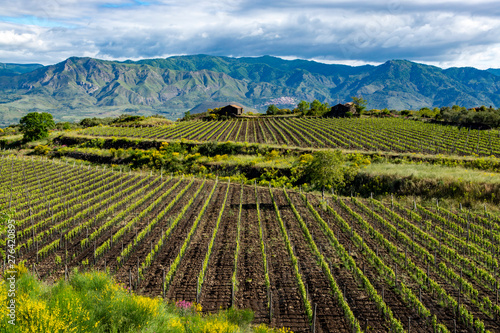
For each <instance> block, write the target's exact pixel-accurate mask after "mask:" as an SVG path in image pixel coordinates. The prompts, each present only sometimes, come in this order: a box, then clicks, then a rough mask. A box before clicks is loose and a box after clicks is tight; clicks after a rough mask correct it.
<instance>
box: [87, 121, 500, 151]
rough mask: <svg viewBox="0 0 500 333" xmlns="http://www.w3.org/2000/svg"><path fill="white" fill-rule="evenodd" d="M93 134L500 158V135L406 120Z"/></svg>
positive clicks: (207, 125)
mask: <svg viewBox="0 0 500 333" xmlns="http://www.w3.org/2000/svg"><path fill="white" fill-rule="evenodd" d="M80 133H81V134H86V135H91V136H110V137H111V136H114V137H131V138H147V139H168V140H172V139H188V140H195V141H218V142H225V141H237V142H248V143H259V144H269V145H280V146H283V145H285V146H290V147H316V148H341V149H351V150H368V151H394V152H405V153H408V152H409V153H411V152H413V153H425V154H454V155H477V156H492V155H494V156H497V157H498V156H500V132H499V131H497V130H488V131H482V130H472V129H469V128H465V127H464V128H459V127H455V126H443V125H438V124H430V123H423V122H417V121H411V120H403V119H376V118H371V119H325V118H268V119H255V120H248V119H238V120H223V121H198V120H195V121H186V122H178V123H175V125H170V126H159V127H145V128H131V127H124V128H122V127H93V128H88V129H86V130H83V131H82V132H80Z"/></svg>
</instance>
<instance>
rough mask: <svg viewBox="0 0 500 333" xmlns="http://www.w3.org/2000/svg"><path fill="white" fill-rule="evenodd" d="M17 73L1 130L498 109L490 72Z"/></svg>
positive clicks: (233, 64)
mask: <svg viewBox="0 0 500 333" xmlns="http://www.w3.org/2000/svg"><path fill="white" fill-rule="evenodd" d="M10 66H11V69H9V70H10V71H11V72H12V71H14V72H15V73H16V74H15V75H13V74H12V73H10V74H9V73H6V72H1V71H0V125H2V124H3V125H5V124H7V123H12V122H17V121H18V119H19V117H20V115H22V114H24V113H27V112H29V111H49V112H51V113H53V114H54V116H55V118H56V119H57V120H76V119H80V118H82V117H86V116H107V115H113V114H119V113H123V112H126V113H136V114H145V115H149V114H154V113H161V114H164V115H166V116H168V117H169V118H173V119H175V118H177V117H181V116H182V114H183V113H184V112H185V111H187V110H191V109H193V111H200V107H203V106H204V105H221V104H224V103H230V102H231V103H239V104H241V105H242V106H243V107H244V108H245V110H246V111H255V109H257V110H261V111H262V110H265V109H266V105H268V104H270V103H281V107H293V106H294V105H295V104H296V103H297V102H298V101H300V100H308V101H312V100H313V99H318V100H320V101H322V102H329V103H330V104H336V103H337V102H338V101H339V102H346V101H349V100H350V97H351V96H363V97H364V98H365V99H367V100H368V107H369V108H385V107H387V108H394V109H405V108H420V107H423V106H443V105H453V104H460V105H464V106H468V107H471V106H477V105H482V104H484V105H494V106H500V77H499V76H496V75H495V74H494V73H492V72H491V71H482V70H477V69H474V68H450V69H446V70H443V69H440V68H438V67H434V66H427V65H423V64H417V63H413V62H410V61H404V60H392V61H388V62H386V63H384V64H381V65H379V66H359V67H351V66H345V65H327V64H322V63H317V62H314V61H305V60H292V61H289V60H283V59H280V58H274V57H270V56H264V57H258V58H230V57H215V56H206V55H193V56H178V57H171V58H167V59H147V60H141V61H136V62H134V61H125V62H117V61H104V60H98V59H92V58H74V57H73V58H69V59H67V60H65V61H63V62H61V63H58V64H55V65H52V66H44V67H39V66H37V65H32V67H30V68H29V70H27V68H22V66H21V68H22V70H20V69H19V68H17V69H16V70H13V69H12V68H16V67H12V66H14V65H12V64H10ZM33 66H35V67H33ZM18 67H19V66H18ZM23 70H24V72H23ZM16 71H17V72H16Z"/></svg>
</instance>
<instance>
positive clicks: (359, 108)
mask: <svg viewBox="0 0 500 333" xmlns="http://www.w3.org/2000/svg"><path fill="white" fill-rule="evenodd" d="M351 98H352V103H353V104H354V106H355V107H356V112H357V113H358V114H363V112H365V110H366V104H367V103H368V102H367V101H366V99H364V98H363V97H356V96H352V97H351Z"/></svg>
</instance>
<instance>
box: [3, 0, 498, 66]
mask: <svg viewBox="0 0 500 333" xmlns="http://www.w3.org/2000/svg"><path fill="white" fill-rule="evenodd" d="M186 54H209V55H222V56H232V57H241V56H247V57H248V56H250V57H251V56H262V55H272V56H277V57H281V58H284V59H309V60H315V61H320V62H325V63H340V64H348V65H363V64H379V63H383V62H385V61H387V60H392V59H406V60H411V61H415V62H420V63H425V64H431V65H435V66H439V67H442V68H448V67H465V66H470V67H476V68H480V69H487V68H500V1H497V0H495V1H486V0H484V1H483V0H470V1H452V0H412V1H407V0H383V1H379V0H372V1H370V0H352V1H349V0H345V1H337V0H286V1H285V0H211V1H205V0H202V1H193V0H175V1H174V0H157V1H156V0H108V1H97V0H43V1H40V0H2V1H1V2H0V62H3V63H41V64H44V65H49V64H54V63H57V62H60V61H63V60H65V59H67V58H69V57H71V56H78V57H95V58H99V59H107V60H126V59H132V60H139V59H145V58H166V57H169V56H173V55H186Z"/></svg>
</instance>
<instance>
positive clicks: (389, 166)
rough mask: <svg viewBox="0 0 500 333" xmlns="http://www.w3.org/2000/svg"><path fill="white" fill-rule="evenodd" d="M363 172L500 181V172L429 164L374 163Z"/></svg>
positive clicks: (457, 179) (467, 180) (485, 181)
mask: <svg viewBox="0 0 500 333" xmlns="http://www.w3.org/2000/svg"><path fill="white" fill-rule="evenodd" d="M362 172H365V173H367V174H370V175H376V174H380V175H394V176H397V177H408V176H414V177H416V178H428V179H443V180H454V181H463V182H472V183H486V184H499V183H500V173H496V172H485V171H481V170H472V169H465V168H462V167H446V166H440V165H429V164H393V163H372V164H371V165H369V166H367V167H366V168H364V169H362Z"/></svg>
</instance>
